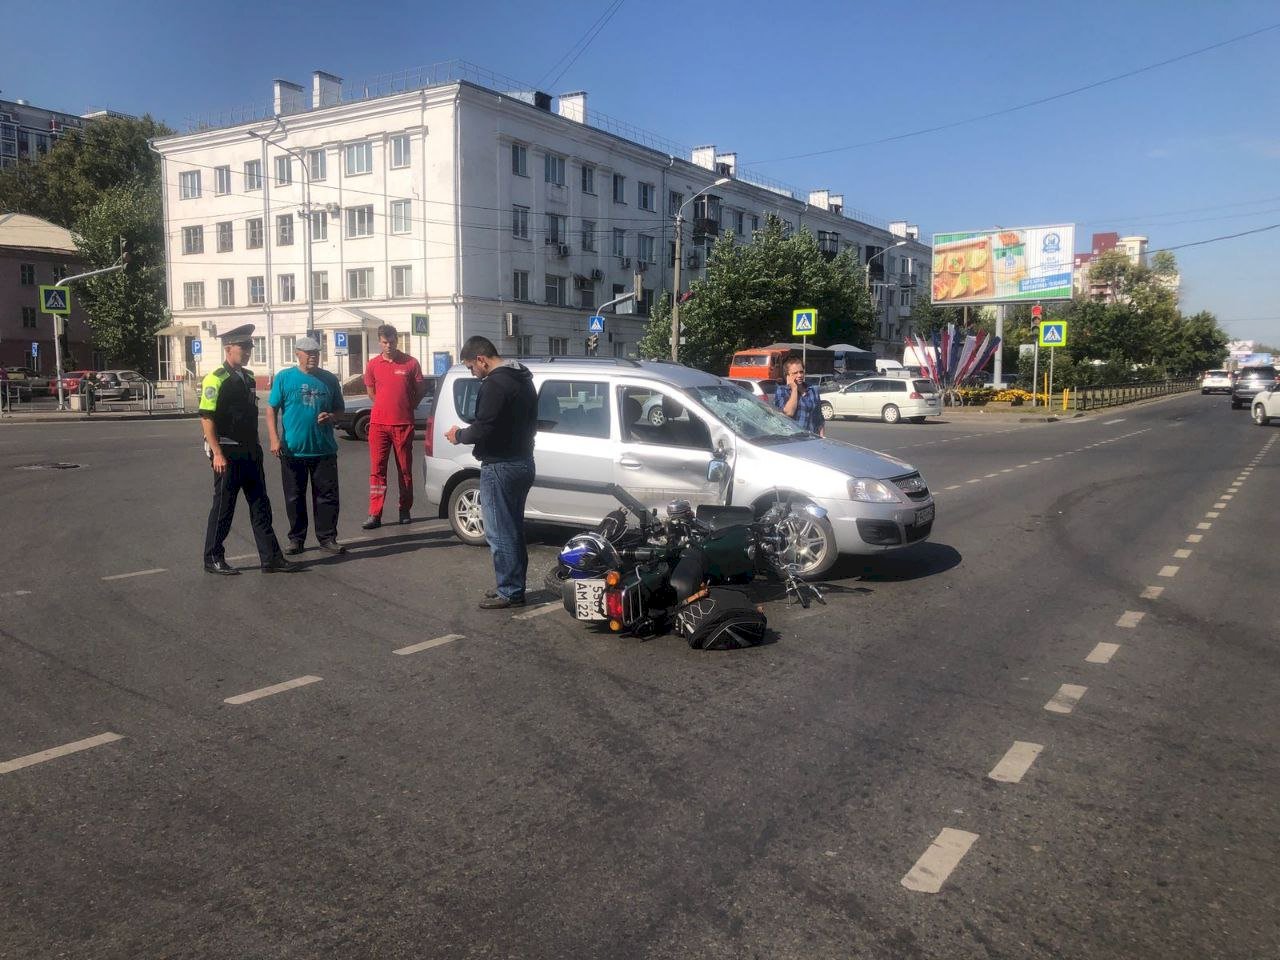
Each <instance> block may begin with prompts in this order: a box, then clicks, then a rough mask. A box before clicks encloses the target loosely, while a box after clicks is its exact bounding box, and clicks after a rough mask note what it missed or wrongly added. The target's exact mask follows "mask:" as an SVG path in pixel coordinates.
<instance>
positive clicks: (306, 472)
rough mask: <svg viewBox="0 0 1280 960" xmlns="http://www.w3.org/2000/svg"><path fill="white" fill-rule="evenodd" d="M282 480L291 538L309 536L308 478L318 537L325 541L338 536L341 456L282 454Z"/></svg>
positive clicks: (305, 538) (302, 538) (299, 541)
mask: <svg viewBox="0 0 1280 960" xmlns="http://www.w3.org/2000/svg"><path fill="white" fill-rule="evenodd" d="M280 480H281V483H282V484H283V486H284V506H285V510H287V511H288V513H289V539H290V540H294V541H297V542H298V543H305V542H306V540H307V482H308V480H309V481H310V482H311V509H312V512H313V513H314V514H315V518H316V539H317V540H319V541H320V542H321V543H324V542H326V541H328V540H335V539H337V536H338V458H337V457H336V456H330V457H281V458H280Z"/></svg>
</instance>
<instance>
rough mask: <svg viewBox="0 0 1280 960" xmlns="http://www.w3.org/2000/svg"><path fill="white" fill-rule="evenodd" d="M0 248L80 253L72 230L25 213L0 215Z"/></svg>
mask: <svg viewBox="0 0 1280 960" xmlns="http://www.w3.org/2000/svg"><path fill="white" fill-rule="evenodd" d="M0 247H21V248H22V249H24V250H52V251H56V252H58V253H77V252H78V251H77V250H76V243H75V240H73V239H72V237H71V231H70V230H66V229H64V228H63V227H60V226H58V225H57V224H54V223H50V222H49V221H48V220H41V219H40V218H39V217H32V216H29V215H28V214H25V213H0Z"/></svg>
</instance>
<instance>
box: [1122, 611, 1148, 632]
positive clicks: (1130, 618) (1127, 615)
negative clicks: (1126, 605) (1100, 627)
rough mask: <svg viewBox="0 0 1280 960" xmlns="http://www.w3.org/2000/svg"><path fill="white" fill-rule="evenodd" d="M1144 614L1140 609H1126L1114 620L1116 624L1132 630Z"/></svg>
mask: <svg viewBox="0 0 1280 960" xmlns="http://www.w3.org/2000/svg"><path fill="white" fill-rule="evenodd" d="M1145 616H1146V614H1145V613H1143V612H1142V611H1141V610H1126V611H1125V612H1124V613H1122V614H1120V619H1119V620H1117V621H1116V626H1117V627H1125V628H1127V629H1129V630H1132V629H1133V628H1134V627H1136V626H1137V625H1138V624H1140V623H1141V622H1142V618H1143V617H1145Z"/></svg>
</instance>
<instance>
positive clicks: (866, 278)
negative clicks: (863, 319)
mask: <svg viewBox="0 0 1280 960" xmlns="http://www.w3.org/2000/svg"><path fill="white" fill-rule="evenodd" d="M906 244H907V241H905V240H899V241H898V242H897V243H891V244H889V246H887V247H885V248H884V249H883V250H881V251H880V252H879V253H873V254H872V255H871V256H869V257H867V262H866V263H864V264H863V265H862V277H863V281H862V282H863V286H864V288H865V289H866V291H867V296H868V297H870V296H871V261H872V260H874V259H875V258H876V257H883V256H884V255H885V254H886V253H888V252H889V251H890V250H892V249H894V248H895V247H903V246H906ZM888 339H889V338H888V337H887V336H886V337H885V341H886V342H888Z"/></svg>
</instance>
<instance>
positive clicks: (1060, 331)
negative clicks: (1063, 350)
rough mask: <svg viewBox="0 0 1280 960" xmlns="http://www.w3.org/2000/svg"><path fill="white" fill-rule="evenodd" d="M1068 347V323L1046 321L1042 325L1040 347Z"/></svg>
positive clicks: (1063, 321)
mask: <svg viewBox="0 0 1280 960" xmlns="http://www.w3.org/2000/svg"><path fill="white" fill-rule="evenodd" d="M1066 345H1067V321H1065V320H1045V321H1044V322H1043V323H1041V324H1040V346H1042V347H1065V346H1066Z"/></svg>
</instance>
